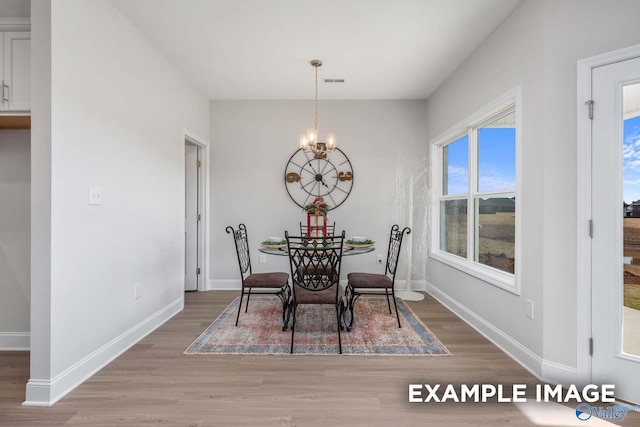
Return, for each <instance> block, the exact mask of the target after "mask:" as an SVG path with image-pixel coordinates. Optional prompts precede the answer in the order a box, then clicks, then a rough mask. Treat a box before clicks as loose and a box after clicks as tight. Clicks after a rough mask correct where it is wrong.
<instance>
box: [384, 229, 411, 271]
mask: <svg viewBox="0 0 640 427" xmlns="http://www.w3.org/2000/svg"><path fill="white" fill-rule="evenodd" d="M410 233H411V229H410V228H409V227H405V228H403V229H402V231H401V230H400V227H399V226H398V224H394V225H393V227H391V232H390V233H389V250H388V251H387V267H386V270H385V274H390V275H391V276H392V277H393V279H394V280H395V277H396V271H397V269H398V258H399V257H400V248H401V247H402V238H403V237H404V235H405V234H410Z"/></svg>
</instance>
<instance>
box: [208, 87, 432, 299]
mask: <svg viewBox="0 0 640 427" xmlns="http://www.w3.org/2000/svg"><path fill="white" fill-rule="evenodd" d="M210 107H211V117H210V120H211V122H210V123H211V134H210V135H211V147H212V149H211V200H212V221H211V259H212V260H213V261H212V262H213V264H212V266H211V271H212V274H211V275H210V278H209V279H210V280H209V282H210V284H209V286H210V287H211V288H238V286H239V283H240V282H239V272H238V265H237V260H236V255H235V250H234V246H233V240H232V238H231V236H230V235H228V234H226V233H225V227H226V226H228V225H232V226H234V227H237V225H238V223H240V222H244V223H245V224H246V225H247V229H248V233H249V240H250V245H251V248H252V252H251V257H252V264H253V267H254V271H267V270H273V269H279V270H281V271H287V272H288V271H289V265H288V260H287V258H286V257H276V256H268V257H267V264H259V263H258V251H257V249H258V245H259V243H260V242H261V241H262V240H264V239H266V238H267V237H269V236H283V235H284V230H289V231H290V232H299V226H298V223H299V222H300V221H305V218H306V216H305V214H304V213H303V212H302V209H300V208H299V207H298V206H297V205H296V204H294V202H293V201H292V200H291V199H290V198H289V196H288V194H287V192H286V190H285V187H284V170H285V166H286V164H287V161H288V160H289V157H290V156H291V155H292V154H293V153H294V151H295V150H297V149H298V135H299V134H300V133H301V132H303V131H304V130H305V129H306V128H307V127H310V126H312V124H313V100H308V101H212V102H211V103H210ZM424 107H425V103H424V102H423V101H323V100H322V99H320V101H319V103H318V109H319V112H318V122H319V123H318V126H319V132H320V135H321V136H322V135H323V134H325V133H326V132H330V131H334V132H335V133H336V134H337V136H338V146H339V147H340V149H341V150H343V151H344V152H345V154H346V155H347V156H348V157H349V159H350V160H351V163H352V165H353V170H354V184H353V190H352V192H351V195H350V196H349V198H348V199H347V200H346V201H345V202H344V203H343V204H342V205H341V206H339V207H338V208H336V209H335V210H333V211H331V212H330V213H329V221H330V222H332V221H336V225H337V228H338V230H342V229H344V230H346V232H347V236H354V235H365V236H369V237H371V238H372V239H374V240H375V241H376V246H377V251H376V252H374V253H371V254H367V255H359V256H355V257H348V258H345V259H344V262H343V270H342V271H343V273H344V274H342V277H343V278H346V273H348V272H349V271H353V270H356V269H357V270H364V271H374V272H376V271H379V272H382V271H383V270H382V269H383V267H382V266H381V265H380V264H378V263H377V261H376V254H382V255H383V256H385V257H386V253H387V248H386V245H387V243H388V235H389V229H390V228H391V226H392V225H393V224H394V223H395V222H399V223H400V225H406V224H408V223H409V215H408V213H407V212H404V211H403V209H402V208H401V207H400V206H399V204H398V200H399V198H403V197H407V195H406V194H405V193H406V191H407V190H406V188H407V186H406V185H405V184H404V183H405V182H406V177H407V176H408V175H409V174H410V173H413V172H414V171H415V170H419V169H422V170H424V168H425V165H426V144H425V143H424V141H425V139H424V137H425V135H424ZM398 184H400V185H398ZM418 187H419V184H418V185H417V188H416V198H415V199H416V203H415V205H416V206H415V207H416V208H415V213H414V215H413V221H414V233H412V234H411V235H410V236H409V237H411V238H413V241H414V242H415V243H414V246H415V248H416V249H415V250H414V253H419V252H420V251H421V250H423V248H422V246H419V242H421V241H424V239H425V238H426V236H425V230H424V228H422V227H421V222H420V221H422V218H423V217H424V205H423V206H419V205H420V203H419V200H420V196H421V195H418V193H419V192H420V191H421V190H420V188H418ZM422 190H423V191H424V186H423V187H422ZM422 200H424V197H422ZM425 258H426V254H424V253H423V256H422V258H419V257H418V256H416V257H415V258H414V273H413V276H414V277H415V278H417V279H424V260H425ZM406 262H407V261H406V257H405V258H404V259H402V260H401V261H400V263H401V264H400V267H399V268H400V271H399V275H398V278H399V279H400V280H404V279H405V277H406V265H407V264H406Z"/></svg>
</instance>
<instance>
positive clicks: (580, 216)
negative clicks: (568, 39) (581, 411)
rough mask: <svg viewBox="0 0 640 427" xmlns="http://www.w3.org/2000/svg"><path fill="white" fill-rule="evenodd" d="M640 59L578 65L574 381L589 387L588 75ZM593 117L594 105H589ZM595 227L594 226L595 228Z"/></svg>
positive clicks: (613, 56) (611, 55)
mask: <svg viewBox="0 0 640 427" xmlns="http://www.w3.org/2000/svg"><path fill="white" fill-rule="evenodd" d="M638 57H640V44H638V45H634V46H629V47H626V48H623V49H619V50H615V51H612V52H607V53H604V54H601V55H597V56H593V57H590V58H586V59H582V60H580V61H578V70H577V71H578V79H577V81H578V87H577V89H578V96H577V103H576V109H577V126H578V128H577V139H576V143H577V147H576V154H577V165H576V166H577V187H576V193H577V194H576V199H577V203H576V220H577V221H576V227H577V229H576V244H577V248H576V250H577V254H576V255H577V256H576V266H577V271H576V284H577V295H576V313H577V319H576V320H577V331H576V332H577V333H576V337H577V343H576V350H577V355H576V361H577V364H576V380H577V382H578V383H580V384H589V383H591V377H592V366H591V355H590V351H589V348H590V339H591V328H592V322H591V319H592V312H591V291H592V289H591V287H592V280H591V268H592V263H591V244H592V241H591V237H590V231H589V230H590V223H589V221H590V220H591V218H592V211H591V202H592V198H591V191H592V187H591V176H592V168H591V162H592V156H591V148H592V135H591V125H592V121H591V119H590V118H589V114H588V112H589V105H588V101H590V100H591V97H592V91H591V87H592V78H591V72H592V70H593V69H594V68H597V67H602V66H606V65H611V64H614V63H616V62H622V61H626V60H628V59H634V58H638ZM593 108H594V111H595V113H596V114H597V109H598V106H597V105H595V104H594V105H593ZM596 226H597V225H596Z"/></svg>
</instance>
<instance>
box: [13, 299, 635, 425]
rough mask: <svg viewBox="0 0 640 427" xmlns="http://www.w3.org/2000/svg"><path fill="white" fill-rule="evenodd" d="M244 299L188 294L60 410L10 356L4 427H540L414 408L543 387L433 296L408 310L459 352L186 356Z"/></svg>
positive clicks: (489, 415)
mask: <svg viewBox="0 0 640 427" xmlns="http://www.w3.org/2000/svg"><path fill="white" fill-rule="evenodd" d="M236 295H237V293H236V292H230V291H211V292H189V293H186V294H185V309H184V310H183V311H182V312H180V313H179V314H177V315H176V316H175V317H174V318H172V319H171V320H170V321H169V322H167V323H165V324H164V325H162V326H161V327H160V328H158V329H157V330H156V331H154V332H153V333H151V334H149V335H148V336H147V337H145V338H144V339H143V340H142V341H140V342H139V343H138V344H136V345H135V346H134V347H132V348H131V349H130V350H129V351H127V352H126V353H125V354H123V355H122V356H121V357H119V358H117V359H116V360H114V361H113V362H112V363H110V364H109V365H108V366H106V367H105V368H104V369H102V370H101V371H100V372H98V373H97V374H95V375H94V376H93V377H92V378H90V379H89V380H87V381H86V382H85V383H83V384H82V385H80V386H79V387H78V388H76V389H75V390H73V391H72V392H71V393H70V394H69V395H67V396H66V397H64V398H63V399H61V400H60V401H59V402H58V403H56V404H55V405H54V406H53V407H51V408H35V407H24V406H21V404H22V402H23V401H24V398H25V396H24V394H25V384H26V382H27V380H28V378H29V354H28V353H27V352H0V426H29V427H36V426H92V427H101V426H120V425H122V426H149V425H158V424H161V425H167V426H193V427H195V426H216V425H234V426H242V425H251V426H256V425H259V426H314V425H318V426H323V427H324V426H326V425H338V426H341V425H350V426H390V425H410V424H413V425H427V424H428V425H430V426H495V425H501V424H508V425H514V426H523V427H525V426H535V425H536V423H535V420H534V421H532V420H529V419H528V418H527V417H526V416H525V415H524V414H523V413H522V412H521V411H520V410H519V409H518V408H517V407H516V406H514V405H511V404H506V403H501V404H489V405H481V404H415V403H412V404H410V403H408V385H409V384H410V383H427V384H435V383H453V384H462V383H492V384H513V383H524V384H531V386H530V388H533V384H536V383H537V380H536V379H535V378H534V377H533V376H532V375H530V374H529V373H528V372H527V371H526V370H525V369H523V368H522V367H521V366H520V365H518V364H517V363H515V362H514V361H513V360H512V359H510V358H509V357H508V356H507V355H505V354H504V353H503V352H502V351H501V350H499V349H498V348H496V347H495V346H494V345H493V344H492V343H490V342H489V341H488V340H486V339H485V338H484V337H482V336H481V335H479V334H478V333H477V332H475V331H474V330H473V329H472V328H471V327H469V326H468V325H467V324H465V323H464V322H463V321H461V320H460V319H458V318H457V317H456V316H455V315H453V314H452V313H451V312H449V311H448V310H447V309H446V308H445V307H443V306H442V305H440V304H439V303H438V302H437V301H435V300H434V299H433V298H431V297H430V296H427V298H426V299H425V300H423V301H417V302H416V301H409V302H407V303H408V305H409V306H410V307H411V308H412V309H413V310H414V311H415V313H416V314H417V315H418V316H419V317H420V319H421V320H422V321H423V322H424V323H425V324H426V325H427V326H428V327H429V328H430V329H431V331H432V332H433V333H434V334H435V335H436V336H437V337H438V338H439V339H440V340H441V341H442V343H443V344H444V345H445V346H446V347H447V348H448V349H449V350H450V351H451V352H452V354H453V355H452V356H449V357H425V356H397V357H394V356H350V355H348V356H347V355H345V356H339V355H328V356H305V355H294V356H289V355H277V356H273V355H271V356H267V355H184V354H183V352H184V350H185V349H186V348H187V347H188V346H189V345H190V344H191V343H192V342H193V340H195V338H196V337H198V335H199V334H200V333H201V332H202V331H203V330H204V329H205V328H206V327H207V326H208V325H209V324H210V323H211V322H212V321H213V320H214V319H215V318H216V317H217V316H218V315H219V314H220V313H221V312H222V311H223V310H224V309H225V308H226V307H227V305H228V304H229V303H230V302H231V301H232V300H233V298H235V297H236ZM574 408H575V405H574ZM569 410H570V408H569ZM629 417H630V418H627V420H626V421H625V422H624V423H622V425H640V416H639V415H638V414H635V415H634V414H632V415H630V416H629ZM634 423H638V424H634Z"/></svg>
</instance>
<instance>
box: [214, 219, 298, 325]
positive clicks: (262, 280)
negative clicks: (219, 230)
mask: <svg viewBox="0 0 640 427" xmlns="http://www.w3.org/2000/svg"><path fill="white" fill-rule="evenodd" d="M225 230H226V232H227V233H230V234H233V240H234V242H235V245H236V254H237V255H238V265H239V267H240V279H241V281H242V291H241V292H240V304H239V305H238V314H237V315H236V326H238V319H239V318H240V310H241V308H242V300H243V298H244V296H245V295H246V296H247V305H246V307H245V310H244V312H245V313H246V312H247V311H248V310H249V299H250V298H251V294H252V293H253V294H269V295H276V296H277V297H278V298H280V300H281V301H282V322H283V324H284V326H283V328H282V330H285V329H286V314H287V310H288V307H289V300H290V299H291V288H289V273H284V272H270V273H253V272H252V270H251V256H250V254H249V239H248V237H247V227H246V226H245V225H244V224H239V225H238V229H237V230H236V229H234V228H233V227H232V226H228V227H227V228H226V229H225Z"/></svg>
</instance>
